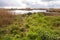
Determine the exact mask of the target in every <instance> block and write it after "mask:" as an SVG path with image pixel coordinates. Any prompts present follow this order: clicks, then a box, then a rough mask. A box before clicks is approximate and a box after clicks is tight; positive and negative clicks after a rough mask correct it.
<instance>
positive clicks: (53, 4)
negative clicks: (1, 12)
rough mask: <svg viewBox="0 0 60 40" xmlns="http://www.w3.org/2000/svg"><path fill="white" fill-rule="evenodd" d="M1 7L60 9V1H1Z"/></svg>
mask: <svg viewBox="0 0 60 40" xmlns="http://www.w3.org/2000/svg"><path fill="white" fill-rule="evenodd" d="M0 7H20V8H27V7H30V8H60V0H0Z"/></svg>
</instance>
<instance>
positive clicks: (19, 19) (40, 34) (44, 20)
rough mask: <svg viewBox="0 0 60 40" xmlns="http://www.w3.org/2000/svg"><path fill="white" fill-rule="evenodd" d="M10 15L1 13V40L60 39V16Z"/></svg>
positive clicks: (36, 14) (37, 14)
mask: <svg viewBox="0 0 60 40" xmlns="http://www.w3.org/2000/svg"><path fill="white" fill-rule="evenodd" d="M8 15H10V14H8ZM8 15H6V17H5V16H2V17H1V14H0V40H60V16H45V15H44V14H43V13H34V14H31V15H30V14H29V15H28V14H23V15H12V14H11V15H10V16H8Z"/></svg>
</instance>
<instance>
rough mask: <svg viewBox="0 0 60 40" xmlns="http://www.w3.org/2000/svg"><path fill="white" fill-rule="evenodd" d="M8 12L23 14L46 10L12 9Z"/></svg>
mask: <svg viewBox="0 0 60 40" xmlns="http://www.w3.org/2000/svg"><path fill="white" fill-rule="evenodd" d="M10 12H13V13H16V14H24V13H29V12H31V13H34V12H46V10H12V11H10Z"/></svg>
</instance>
